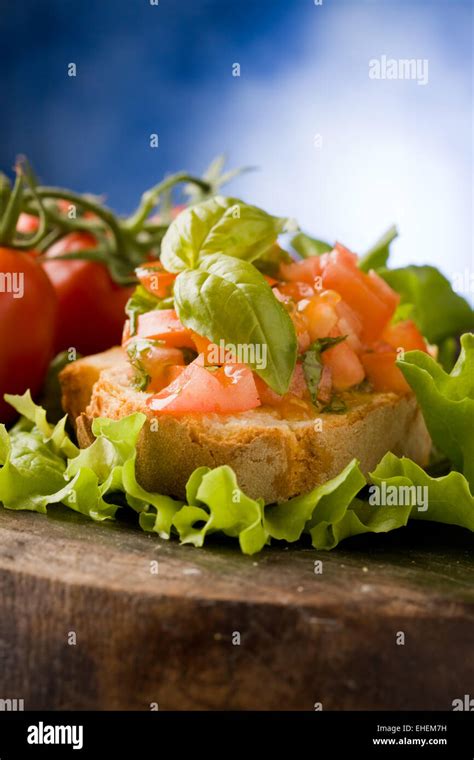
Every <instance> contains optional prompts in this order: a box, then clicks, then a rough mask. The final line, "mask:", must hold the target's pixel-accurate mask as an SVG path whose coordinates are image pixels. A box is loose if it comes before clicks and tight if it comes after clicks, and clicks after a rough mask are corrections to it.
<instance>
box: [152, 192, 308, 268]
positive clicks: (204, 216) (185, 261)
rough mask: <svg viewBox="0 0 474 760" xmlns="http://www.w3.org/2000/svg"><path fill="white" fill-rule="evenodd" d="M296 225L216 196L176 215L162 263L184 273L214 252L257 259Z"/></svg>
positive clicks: (229, 199)
mask: <svg viewBox="0 0 474 760" xmlns="http://www.w3.org/2000/svg"><path fill="white" fill-rule="evenodd" d="M294 227H295V224H294V222H292V220H290V219H287V218H281V217H277V216H271V215H270V214H267V213H266V212H265V211H262V209H259V208H257V207H256V206H250V205H248V204H247V203H244V202H243V201H239V200H238V199H236V198H225V197H224V196H221V195H216V196H215V197H214V198H211V199H210V200H207V201H204V202H202V203H198V204H197V205H196V206H192V207H191V208H188V209H185V210H184V211H182V212H181V214H179V216H177V217H176V219H175V220H174V222H173V223H172V224H171V225H170V226H169V228H168V230H167V231H166V234H165V236H164V238H163V241H162V244H161V262H162V264H163V266H164V267H165V269H167V270H168V272H182V271H184V270H186V269H195V268H196V267H197V266H199V262H200V261H201V260H202V259H203V258H204V257H205V256H208V255H210V254H213V253H220V252H222V253H225V254H226V255H227V256H233V257H235V258H237V259H243V260H245V261H255V260H256V259H258V258H259V256H261V255H263V254H264V253H265V252H266V251H267V250H268V249H269V248H270V246H271V245H273V243H274V242H275V240H276V239H277V237H278V235H279V234H280V233H282V232H286V231H290V230H291V229H292V228H294Z"/></svg>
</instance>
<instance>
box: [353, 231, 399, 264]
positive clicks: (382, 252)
mask: <svg viewBox="0 0 474 760" xmlns="http://www.w3.org/2000/svg"><path fill="white" fill-rule="evenodd" d="M397 236H398V230H397V228H396V227H395V225H393V226H392V227H390V228H389V229H388V230H387V232H384V234H383V235H382V237H380V238H379V239H378V240H377V242H376V243H374V245H373V246H372V248H369V250H368V251H366V253H365V254H364V255H363V256H362V257H361V259H360V261H359V269H362V271H363V272H368V271H369V270H370V269H379V268H380V267H384V266H386V264H387V261H388V257H389V255H390V243H391V242H392V241H393V240H395V238H396V237H397Z"/></svg>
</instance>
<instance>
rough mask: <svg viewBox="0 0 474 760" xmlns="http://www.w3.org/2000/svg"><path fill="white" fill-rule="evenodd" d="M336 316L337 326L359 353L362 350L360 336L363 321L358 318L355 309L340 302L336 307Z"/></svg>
mask: <svg viewBox="0 0 474 760" xmlns="http://www.w3.org/2000/svg"><path fill="white" fill-rule="evenodd" d="M336 314H337V316H338V318H339V319H338V322H337V326H338V329H339V331H340V333H341V335H347V338H346V341H347V343H348V345H349V346H350V347H351V348H352V349H353V351H355V352H356V353H359V351H360V350H361V348H362V344H361V341H360V336H361V334H362V320H361V319H360V318H359V317H358V316H357V314H356V312H355V311H354V309H351V307H350V306H348V305H347V304H346V303H345V302H344V301H342V300H341V301H339V303H338V304H337V305H336Z"/></svg>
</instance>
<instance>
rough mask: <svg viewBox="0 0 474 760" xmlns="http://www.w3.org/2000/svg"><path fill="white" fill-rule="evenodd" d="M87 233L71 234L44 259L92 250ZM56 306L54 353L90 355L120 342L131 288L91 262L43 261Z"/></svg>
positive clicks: (49, 251) (94, 245)
mask: <svg viewBox="0 0 474 760" xmlns="http://www.w3.org/2000/svg"><path fill="white" fill-rule="evenodd" d="M96 245H97V242H96V240H95V238H94V237H93V236H92V235H90V234H89V233H87V232H71V233H70V234H68V235H66V236H65V237H64V238H62V239H61V240H59V241H58V242H57V243H55V244H54V245H52V246H51V248H49V249H48V251H47V254H46V255H47V258H48V259H49V258H52V257H54V256H60V255H61V254H64V253H74V251H78V250H80V249H83V248H95V247H96ZM43 268H44V271H45V272H46V274H47V275H48V277H49V278H50V280H51V282H52V283H53V286H54V288H55V290H56V294H57V297H58V303H59V315H58V326H57V332H56V351H62V350H64V349H68V348H75V349H76V350H77V351H78V352H79V353H81V354H93V353H97V352H99V351H103V350H104V349H106V348H110V346H114V345H116V344H118V343H120V338H121V334H122V328H123V322H124V319H125V304H126V303H127V300H128V299H129V297H130V295H131V294H132V292H133V288H129V287H125V288H124V287H122V286H120V285H117V284H116V283H115V282H114V281H113V280H112V278H111V276H110V274H109V272H108V270H107V267H105V266H104V265H102V264H99V263H97V262H94V261H86V260H77V261H74V260H63V261H52V260H51V261H48V260H46V261H44V262H43Z"/></svg>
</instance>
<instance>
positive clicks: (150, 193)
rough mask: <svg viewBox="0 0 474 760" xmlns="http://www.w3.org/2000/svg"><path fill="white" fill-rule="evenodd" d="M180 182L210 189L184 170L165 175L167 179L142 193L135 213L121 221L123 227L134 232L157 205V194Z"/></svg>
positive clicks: (208, 190) (203, 182) (209, 186)
mask: <svg viewBox="0 0 474 760" xmlns="http://www.w3.org/2000/svg"><path fill="white" fill-rule="evenodd" d="M182 182H186V183H190V184H193V185H197V186H198V187H200V188H201V189H202V190H204V191H205V192H210V190H211V185H210V183H209V182H206V180H203V179H200V178H199V177H193V176H192V175H191V174H187V173H186V172H178V173H177V174H172V175H171V176H170V177H167V179H164V180H163V181H162V182H159V183H158V184H157V185H155V186H154V187H152V188H150V189H149V190H147V191H146V192H144V193H143V195H142V199H141V202H140V205H139V206H138V208H137V210H136V211H135V213H134V214H132V215H131V216H130V217H129V218H128V219H127V220H126V221H125V222H123V227H124V228H125V229H127V230H128V231H130V232H136V231H137V230H139V229H140V228H141V227H142V226H143V224H144V223H145V221H146V219H147V218H148V216H149V215H150V214H151V212H152V211H153V209H154V208H155V206H156V205H157V202H158V198H159V196H160V195H162V194H163V193H165V192H166V191H167V190H170V189H171V188H172V187H174V185H178V184H181V183H182Z"/></svg>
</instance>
